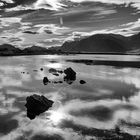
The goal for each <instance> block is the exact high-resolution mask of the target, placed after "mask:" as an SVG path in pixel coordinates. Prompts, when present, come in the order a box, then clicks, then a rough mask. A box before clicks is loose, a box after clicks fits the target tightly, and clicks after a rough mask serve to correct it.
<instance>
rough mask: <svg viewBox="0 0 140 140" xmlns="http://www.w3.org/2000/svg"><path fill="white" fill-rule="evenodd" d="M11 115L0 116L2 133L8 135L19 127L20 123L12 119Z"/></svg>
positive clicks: (0, 130)
mask: <svg viewBox="0 0 140 140" xmlns="http://www.w3.org/2000/svg"><path fill="white" fill-rule="evenodd" d="M11 116H12V115H10V114H8V115H0V133H1V134H3V135H6V134H8V133H10V132H11V131H13V130H14V129H16V128H17V127H18V121H17V120H15V119H11Z"/></svg>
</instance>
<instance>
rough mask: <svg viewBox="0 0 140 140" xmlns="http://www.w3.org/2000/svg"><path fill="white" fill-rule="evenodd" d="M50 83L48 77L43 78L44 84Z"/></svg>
mask: <svg viewBox="0 0 140 140" xmlns="http://www.w3.org/2000/svg"><path fill="white" fill-rule="evenodd" d="M48 83H49V79H48V78H47V77H44V78H43V84H44V85H47V84H48Z"/></svg>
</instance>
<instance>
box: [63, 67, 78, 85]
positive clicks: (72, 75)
mask: <svg viewBox="0 0 140 140" xmlns="http://www.w3.org/2000/svg"><path fill="white" fill-rule="evenodd" d="M64 73H65V75H66V76H65V77H64V81H66V82H67V83H68V84H72V83H73V81H75V80H76V72H75V71H74V70H73V69H72V68H67V69H65V70H64Z"/></svg>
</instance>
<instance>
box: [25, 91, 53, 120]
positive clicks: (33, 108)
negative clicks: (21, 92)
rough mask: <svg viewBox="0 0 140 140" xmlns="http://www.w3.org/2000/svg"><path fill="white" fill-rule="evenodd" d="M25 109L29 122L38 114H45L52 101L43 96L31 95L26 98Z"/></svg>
mask: <svg viewBox="0 0 140 140" xmlns="http://www.w3.org/2000/svg"><path fill="white" fill-rule="evenodd" d="M26 101H27V102H26V104H25V106H26V108H27V117H28V118H30V119H31V120H32V119H34V118H35V117H36V116H37V115H39V114H40V113H43V112H45V111H46V110H48V109H49V108H50V107H52V105H53V103H54V102H53V101H51V100H48V99H47V98H46V97H45V96H43V95H42V96H40V95H36V94H34V95H32V96H28V97H27V98H26Z"/></svg>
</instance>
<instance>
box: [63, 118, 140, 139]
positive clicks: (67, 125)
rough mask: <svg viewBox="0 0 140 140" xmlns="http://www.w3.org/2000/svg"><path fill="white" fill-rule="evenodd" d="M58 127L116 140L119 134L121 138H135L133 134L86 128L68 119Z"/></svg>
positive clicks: (84, 134)
mask: <svg viewBox="0 0 140 140" xmlns="http://www.w3.org/2000/svg"><path fill="white" fill-rule="evenodd" d="M60 127H61V128H63V129H65V128H69V129H73V130H74V131H75V132H77V133H78V134H81V135H83V136H94V137H96V138H97V139H104V140H109V139H110V140H118V137H119V136H120V135H121V139H122V140H127V139H137V138H136V136H133V135H130V134H127V133H121V134H120V135H118V134H117V132H116V131H114V130H105V129H96V128H87V127H85V126H83V125H79V124H76V123H75V122H73V121H70V120H63V121H62V123H61V125H60ZM93 127H94V126H93ZM138 139H139V138H138Z"/></svg>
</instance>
